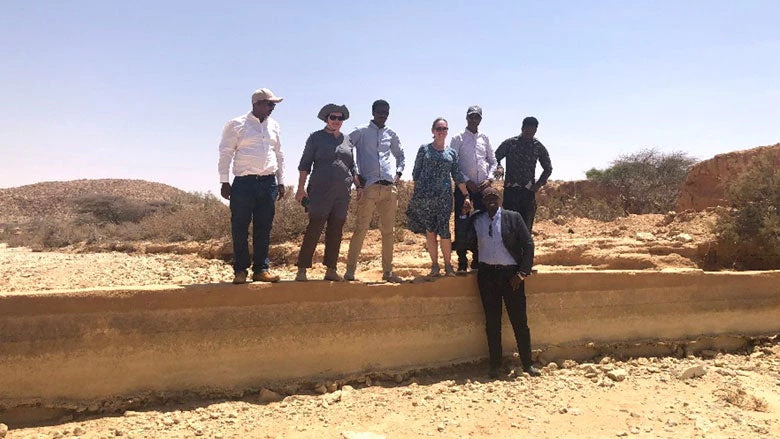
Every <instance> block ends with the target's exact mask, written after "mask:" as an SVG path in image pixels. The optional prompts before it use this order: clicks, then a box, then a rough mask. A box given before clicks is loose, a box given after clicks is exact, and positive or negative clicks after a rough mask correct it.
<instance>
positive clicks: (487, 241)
mask: <svg viewBox="0 0 780 439" xmlns="http://www.w3.org/2000/svg"><path fill="white" fill-rule="evenodd" d="M501 212H502V209H501V208H500V207H499V208H498V211H496V215H495V216H494V217H493V218H492V219H491V218H490V214H488V213H483V214H479V216H478V217H477V218H476V219H475V220H474V229H475V230H476V232H477V247H478V248H479V262H484V263H485V264H490V265H517V261H515V258H513V257H512V255H511V254H510V253H509V250H507V249H506V247H504V240H503V239H501ZM491 231H492V233H491ZM491 234H492V235H493V236H490V235H491Z"/></svg>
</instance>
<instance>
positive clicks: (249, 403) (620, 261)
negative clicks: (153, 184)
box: [0, 212, 780, 438]
mask: <svg viewBox="0 0 780 439" xmlns="http://www.w3.org/2000/svg"><path fill="white" fill-rule="evenodd" d="M713 216H714V215H713V214H712V212H704V213H699V214H677V215H667V216H664V215H642V216H631V217H629V218H621V219H618V220H616V221H613V222H609V223H603V222H598V221H592V220H585V219H565V218H558V219H555V220H554V221H544V222H541V223H539V224H538V226H537V227H536V230H535V235H536V236H535V238H536V242H537V259H536V261H537V268H538V269H540V270H541V271H545V270H578V269H593V268H596V269H604V268H627V269H645V270H659V271H660V270H669V269H691V268H696V267H697V263H698V261H697V258H698V257H699V256H698V255H699V252H700V249H701V247H702V246H706V243H707V242H708V240H710V239H711V233H710V232H709V225H710V224H711V222H712V221H713V220H714V219H713ZM348 238H349V236H345V240H344V243H343V247H342V251H341V254H342V255H344V254H345V253H346V248H347V245H348V242H349V241H348ZM398 238H399V240H398V241H399V242H397V244H396V250H397V251H396V264H395V265H396V267H397V268H396V269H397V272H398V274H400V275H402V276H404V277H406V278H407V279H412V278H414V277H415V276H418V275H421V274H423V273H424V272H425V271H426V270H427V267H428V264H429V261H428V258H427V255H426V253H425V250H424V247H423V240H422V239H421V238H420V237H418V236H414V235H411V234H409V233H406V234H403V233H399V236H398ZM188 245H190V244H188ZM190 246H191V245H190ZM297 249H298V244H297V243H288V244H282V245H277V246H274V249H273V251H272V253H273V255H274V258H276V260H278V261H283V262H284V264H282V265H281V266H277V267H276V268H275V269H276V270H277V271H278V272H280V273H281V274H282V275H283V278H284V279H286V280H291V279H292V278H293V276H294V274H293V273H294V268H295V267H294V266H293V263H294V262H295V257H296V255H297ZM379 250H380V245H379V235H378V233H377V232H376V231H371V232H370V234H369V237H368V238H367V239H366V246H365V250H364V252H363V256H362V258H361V263H360V267H359V273H358V278H359V279H361V280H364V281H376V280H378V279H379V276H380V267H381V263H380V261H379V256H378V255H379ZM321 251H322V248H321V247H320V248H319V249H318V253H319V254H320V255H321ZM182 253H187V252H186V251H182ZM453 256H454V255H453ZM343 264H344V261H343V259H342V261H341V262H340V269H342V270H343ZM314 272H315V273H316V274H322V270H321V268H317V269H315V270H314ZM315 273H312V276H311V277H312V278H314V277H315V276H316V274H315ZM231 275H232V270H231V268H230V266H229V265H228V264H226V263H224V262H222V261H218V260H208V259H202V258H200V257H198V256H196V255H194V254H169V253H153V254H150V253H134V254H129V255H128V254H125V253H117V252H114V253H79V252H78V251H76V249H71V250H70V251H64V252H50V253H44V252H32V251H30V250H29V249H23V248H13V249H12V248H7V247H5V246H3V245H0V294H15V293H17V294H18V293H22V292H31V291H45V290H56V289H67V288H87V287H102V286H121V285H153V284H188V283H204V282H224V281H228V280H229V279H230V278H231ZM777 343H778V342H777V339H773V340H771V341H768V342H766V343H765V344H763V345H760V346H756V348H755V349H754V350H753V351H752V352H746V353H744V354H742V355H732V354H723V353H710V355H709V356H710V357H713V358H707V359H703V358H693V357H689V358H686V359H676V358H639V359H632V360H629V361H627V362H619V361H614V360H611V359H605V360H602V361H601V362H600V363H597V364H576V363H574V362H571V361H569V362H566V363H565V364H562V365H555V364H550V365H547V366H546V367H545V368H544V374H543V376H542V377H540V378H537V379H531V378H528V377H525V376H521V377H515V376H509V377H508V378H507V379H505V380H499V381H491V380H489V379H488V378H487V376H485V375H484V373H483V372H484V365H476V366H464V367H454V368H451V369H445V370H438V371H434V372H428V373H423V372H420V373H417V374H414V375H412V376H409V377H406V378H405V379H404V380H402V382H400V383H396V382H394V381H392V380H391V381H387V382H385V381H382V382H373V383H364V384H361V385H357V386H355V387H357V388H352V387H350V386H343V387H342V388H341V389H340V390H338V391H335V392H328V393H325V394H324V395H316V394H300V393H299V394H295V393H294V394H292V395H290V396H286V397H283V396H282V395H275V394H270V393H268V392H265V393H263V394H262V396H261V395H258V394H256V393H255V394H251V395H246V396H245V397H244V398H241V399H236V400H230V401H224V400H221V401H205V400H198V401H183V402H178V403H177V402H174V401H171V402H169V403H168V404H166V405H163V406H158V407H153V408H151V409H149V410H147V411H143V412H127V413H124V415H122V414H117V415H116V416H105V417H99V418H92V419H77V420H73V419H69V418H65V419H62V420H60V421H59V422H56V423H54V425H50V426H39V427H35V428H22V429H14V430H11V431H10V432H8V434H7V437H10V438H28V437H30V438H60V437H67V438H71V437H80V438H109V437H128V438H195V437H207V438H286V437H302V438H341V437H344V438H350V437H355V438H377V437H388V438H403V437H441V438H461V437H464V438H471V437H475V438H487V437H499V438H502V437H534V438H569V437H586V438H590V437H594V438H598V437H624V436H625V437H637V438H640V437H645V438H650V437H654V438H681V437H682V438H689V437H702V438H704V437H706V438H755V437H767V438H770V437H780V345H778V344H777ZM699 365H703V367H704V369H703V370H704V375H703V376H701V377H694V378H689V379H680V374H681V373H683V372H684V371H686V370H689V369H690V368H692V367H696V366H699ZM691 370H694V369H691ZM694 371H695V370H694ZM331 390H333V389H331ZM0 391H2V389H0ZM277 397H278V398H280V399H281V398H282V397H283V399H281V400H279V401H273V402H269V400H274V399H276V398H277ZM0 422H2V420H1V419H0ZM0 437H2V429H0Z"/></svg>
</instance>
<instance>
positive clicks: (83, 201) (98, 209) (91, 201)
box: [73, 195, 169, 224]
mask: <svg viewBox="0 0 780 439" xmlns="http://www.w3.org/2000/svg"><path fill="white" fill-rule="evenodd" d="M73 202H74V204H75V205H76V211H77V212H78V213H79V214H82V215H91V216H93V217H94V218H95V219H96V220H97V221H102V222H109V223H113V224H120V223H124V222H133V223H137V222H139V221H141V220H142V219H143V218H145V217H146V216H148V215H151V214H153V213H155V212H157V211H159V210H164V209H166V208H169V206H168V205H167V203H163V202H148V201H138V200H132V199H128V198H124V197H118V196H114V195H86V196H83V197H80V198H77V199H75V200H74V201H73Z"/></svg>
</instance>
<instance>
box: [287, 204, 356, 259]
mask: <svg viewBox="0 0 780 439" xmlns="http://www.w3.org/2000/svg"><path fill="white" fill-rule="evenodd" d="M312 203H314V200H313V201H312ZM317 203H318V204H317V205H316V206H313V205H312V204H310V205H309V224H308V225H307V226H306V233H305V234H304V235H303V244H301V251H300V252H299V253H298V263H297V264H296V265H297V266H298V268H309V267H311V265H312V258H313V257H314V249H315V248H317V243H318V242H319V240H320V236H321V235H322V229H323V228H325V225H326V224H327V228H325V255H324V257H323V259H322V263H323V264H324V265H325V266H326V267H328V268H333V269H335V268H336V264H337V263H338V261H339V249H340V248H341V234H342V230H343V229H344V223H345V222H347V210H348V209H349V194H347V196H346V197H339V198H335V199H326V200H317ZM313 207H315V208H313Z"/></svg>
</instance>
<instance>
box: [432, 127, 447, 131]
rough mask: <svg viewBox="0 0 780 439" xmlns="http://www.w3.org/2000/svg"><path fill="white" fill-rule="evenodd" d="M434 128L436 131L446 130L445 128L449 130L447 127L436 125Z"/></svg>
mask: <svg viewBox="0 0 780 439" xmlns="http://www.w3.org/2000/svg"><path fill="white" fill-rule="evenodd" d="M434 130H436V131H447V130H449V128H448V127H436V128H434Z"/></svg>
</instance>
